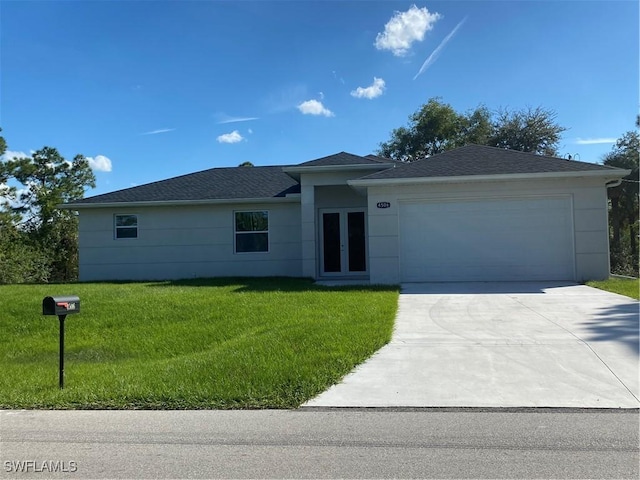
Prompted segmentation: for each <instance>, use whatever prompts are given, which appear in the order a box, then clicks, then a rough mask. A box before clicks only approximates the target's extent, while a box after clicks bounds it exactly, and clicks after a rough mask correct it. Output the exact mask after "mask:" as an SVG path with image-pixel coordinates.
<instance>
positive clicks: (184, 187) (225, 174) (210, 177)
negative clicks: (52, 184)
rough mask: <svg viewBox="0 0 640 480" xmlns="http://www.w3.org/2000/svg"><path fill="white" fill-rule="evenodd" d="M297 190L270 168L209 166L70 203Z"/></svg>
mask: <svg viewBox="0 0 640 480" xmlns="http://www.w3.org/2000/svg"><path fill="white" fill-rule="evenodd" d="M291 193H300V184H299V183H298V182H296V181H295V180H294V179H293V178H291V177H290V176H289V175H287V174H286V173H284V172H283V171H282V167H281V166H274V167H233V168H212V169H210V170H204V171H201V172H196V173H190V174H188V175H182V176H180V177H174V178H170V179H168V180H162V181H159V182H153V183H148V184H146V185H140V186H138V187H132V188H127V189H124V190H118V191H116V192H111V193H105V194H103V195H96V196H94V197H88V198H84V199H81V200H76V201H74V202H72V203H73V204H99V203H120V202H122V203H125V202H162V201H195V200H226V199H241V198H277V197H284V196H286V195H287V194H291Z"/></svg>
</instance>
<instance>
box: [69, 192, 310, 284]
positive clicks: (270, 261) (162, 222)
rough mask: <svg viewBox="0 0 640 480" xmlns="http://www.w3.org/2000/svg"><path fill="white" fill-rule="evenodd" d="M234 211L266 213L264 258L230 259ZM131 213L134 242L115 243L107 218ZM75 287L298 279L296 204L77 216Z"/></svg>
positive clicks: (299, 257)
mask: <svg viewBox="0 0 640 480" xmlns="http://www.w3.org/2000/svg"><path fill="white" fill-rule="evenodd" d="M236 210H242V211H252V210H267V211H268V212H269V252H267V253H234V214H233V212H234V211H236ZM116 214H136V215H137V216H138V238H135V239H115V236H114V215H116ZM79 218H80V225H79V245H80V261H79V264H80V280H81V281H94V280H155V279H179V278H194V277H220V276H272V275H273V276H297V277H299V276H301V275H302V249H301V226H300V205H299V204H298V203H297V202H296V203H268V204H238V205H200V206H180V207H142V208H119V209H111V208H97V209H83V210H81V211H80V217H79Z"/></svg>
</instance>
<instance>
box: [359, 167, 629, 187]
mask: <svg viewBox="0 0 640 480" xmlns="http://www.w3.org/2000/svg"><path fill="white" fill-rule="evenodd" d="M630 173H631V170H622V169H620V170H617V171H616V170H588V171H583V172H541V173H508V174H494V175H460V176H449V177H408V178H372V179H354V180H348V181H347V183H348V184H349V185H351V186H353V187H375V186H384V185H415V184H434V183H468V182H491V181H500V180H534V179H562V178H598V177H600V178H603V179H605V180H606V181H609V180H617V179H620V178H623V177H625V176H627V175H629V174H630Z"/></svg>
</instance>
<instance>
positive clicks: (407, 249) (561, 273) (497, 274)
mask: <svg viewBox="0 0 640 480" xmlns="http://www.w3.org/2000/svg"><path fill="white" fill-rule="evenodd" d="M399 245H400V277H401V280H402V281H404V282H456V281H511V280H524V281H526V280H573V279H574V276H575V275H574V260H573V259H574V254H573V251H574V250H573V221H572V216H571V200H570V198H569V197H552V198H538V197H536V198H508V199H483V200H468V201H438V202H434V201H415V202H406V203H401V204H400V243H399Z"/></svg>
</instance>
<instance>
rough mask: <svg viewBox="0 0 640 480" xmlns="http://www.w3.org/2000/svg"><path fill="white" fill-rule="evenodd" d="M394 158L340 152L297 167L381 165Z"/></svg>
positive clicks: (390, 161)
mask: <svg viewBox="0 0 640 480" xmlns="http://www.w3.org/2000/svg"><path fill="white" fill-rule="evenodd" d="M392 162H393V160H390V159H388V158H381V157H376V156H375V155H367V156H366V157H361V156H360V155H354V154H353V153H347V152H340V153H336V154H334V155H329V156H327V157H322V158H316V159H315V160H309V161H308V162H304V163H299V164H298V165H296V167H330V166H335V167H337V166H347V165H380V164H385V163H392Z"/></svg>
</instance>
